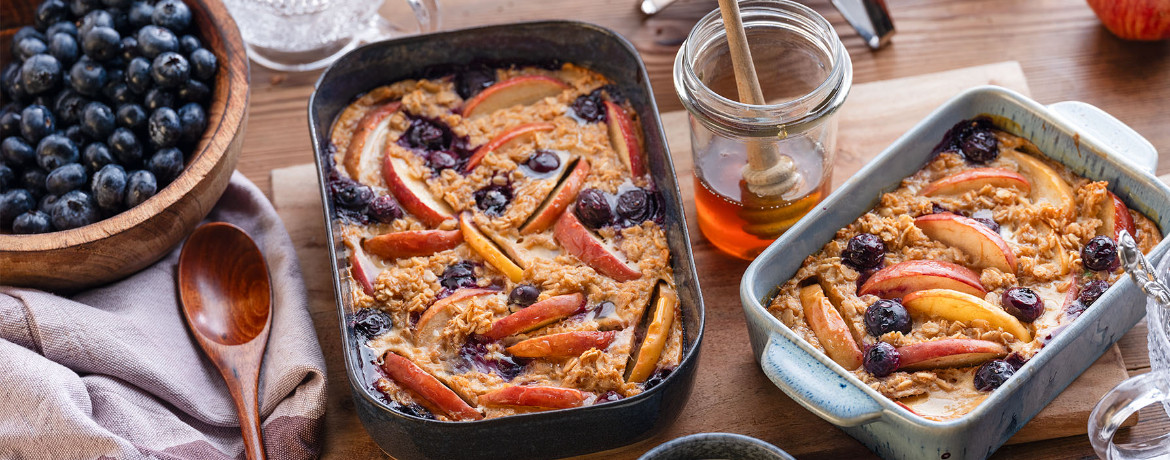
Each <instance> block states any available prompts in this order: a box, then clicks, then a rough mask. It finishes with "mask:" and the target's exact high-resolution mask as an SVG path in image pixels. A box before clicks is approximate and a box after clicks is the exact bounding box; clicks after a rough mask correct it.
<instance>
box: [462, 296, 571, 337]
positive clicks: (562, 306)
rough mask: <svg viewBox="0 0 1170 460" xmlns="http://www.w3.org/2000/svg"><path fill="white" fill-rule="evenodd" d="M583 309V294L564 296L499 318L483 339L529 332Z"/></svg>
mask: <svg viewBox="0 0 1170 460" xmlns="http://www.w3.org/2000/svg"><path fill="white" fill-rule="evenodd" d="M584 308H585V294H582V293H580V292H576V293H573V294H564V295H559V296H556V297H549V298H547V299H544V300H541V301H540V302H536V303H534V304H532V305H529V306H528V307H527V308H525V309H523V310H520V311H518V312H516V313H512V314H510V315H508V316H505V317H503V318H500V319H499V320H497V321H496V322H495V323H493V324H492V328H491V330H489V331H488V333H487V334H484V336H485V337H487V338H488V339H491V340H500V339H502V338H504V337H507V336H510V335H512V334H519V333H521V332H526V331H531V330H533V329H536V328H538V327H541V326H544V325H546V324H549V323H552V322H554V321H558V320H560V319H563V318H567V317H569V316H571V315H574V314H576V313H578V312H580V311H583V310H584Z"/></svg>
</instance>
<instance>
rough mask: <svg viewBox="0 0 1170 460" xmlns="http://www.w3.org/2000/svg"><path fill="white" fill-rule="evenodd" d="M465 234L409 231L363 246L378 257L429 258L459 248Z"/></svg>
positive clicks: (366, 241) (365, 242) (367, 242)
mask: <svg viewBox="0 0 1170 460" xmlns="http://www.w3.org/2000/svg"><path fill="white" fill-rule="evenodd" d="M462 242H463V234H462V233H460V232H459V230H407V231H401V232H394V233H387V234H385V235H378V236H375V237H372V238H367V239H366V240H365V241H363V242H362V246H363V247H364V248H365V249H366V250H367V251H369V252H370V254H374V255H376V256H378V257H381V258H383V259H387V260H394V259H400V258H407V257H416V256H429V255H431V254H434V253H436V252H441V251H446V250H448V249H453V248H455V247H456V246H459V243H462Z"/></svg>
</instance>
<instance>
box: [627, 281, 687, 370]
mask: <svg viewBox="0 0 1170 460" xmlns="http://www.w3.org/2000/svg"><path fill="white" fill-rule="evenodd" d="M677 309H678V294H677V293H675V292H674V289H671V288H670V286H668V285H667V284H666V283H665V282H659V283H658V299H657V300H656V301H655V302H654V312H653V316H651V317H650V323H649V324H647V325H646V333H645V336H644V337H643V338H642V343H641V344H640V345H638V351H637V353H635V354H633V355H631V356H630V365H629V369H628V370H627V371H626V372H627V373H628V374H629V375H627V376H626V381H627V382H633V383H642V382H645V381H646V379H648V378H650V375H651V374H653V373H654V370H655V369H657V368H658V361H659V360H661V359H662V351H663V350H665V349H666V342H667V341H668V340H669V339H670V329H671V326H673V325H674V317H675V313H676V312H675V310H677Z"/></svg>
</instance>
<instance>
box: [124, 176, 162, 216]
mask: <svg viewBox="0 0 1170 460" xmlns="http://www.w3.org/2000/svg"><path fill="white" fill-rule="evenodd" d="M156 192H158V182H157V181H156V180H155V178H154V174H151V173H150V171H134V172H132V173H130V177H128V178H127V179H126V207H127V208H133V207H135V206H138V205H140V204H142V202H143V201H146V200H147V199H148V198H150V197H152V196H154V194H155V193H156Z"/></svg>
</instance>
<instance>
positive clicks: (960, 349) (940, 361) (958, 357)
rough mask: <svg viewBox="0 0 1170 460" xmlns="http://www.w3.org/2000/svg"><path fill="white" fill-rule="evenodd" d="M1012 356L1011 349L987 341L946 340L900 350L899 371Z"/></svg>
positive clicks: (958, 365)
mask: <svg viewBox="0 0 1170 460" xmlns="http://www.w3.org/2000/svg"><path fill="white" fill-rule="evenodd" d="M1007 355H1008V349H1007V347H1005V346H1003V345H1001V344H998V343H995V342H990V341H987V340H976V339H942V340H931V341H929V342H918V343H912V344H910V345H906V346H904V347H901V348H898V356H899V358H900V361H899V364H898V370H900V371H914V370H923V369H938V368H944V367H967V366H974V365H976V364H982V363H984V362H987V361H988V360H992V359H997V358H1002V357H1004V356H1007Z"/></svg>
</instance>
